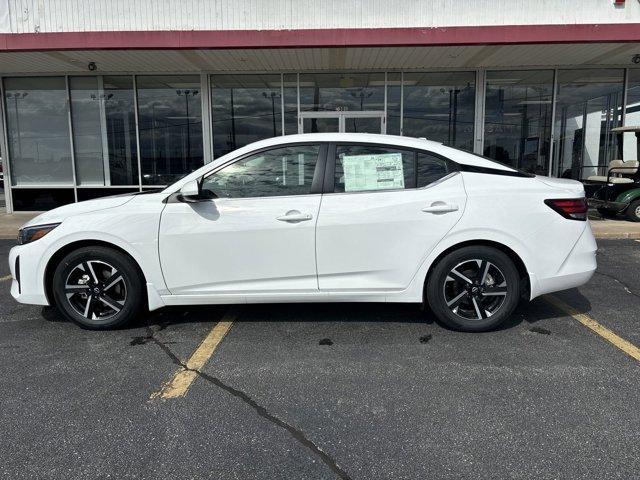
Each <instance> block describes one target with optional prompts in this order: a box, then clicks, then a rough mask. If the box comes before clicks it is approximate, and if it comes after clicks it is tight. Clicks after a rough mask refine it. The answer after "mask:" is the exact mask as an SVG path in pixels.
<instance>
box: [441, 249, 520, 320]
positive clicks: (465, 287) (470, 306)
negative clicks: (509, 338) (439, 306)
mask: <svg viewBox="0 0 640 480" xmlns="http://www.w3.org/2000/svg"><path fill="white" fill-rule="evenodd" d="M443 294H444V299H445V302H446V305H447V307H448V308H449V309H450V310H451V311H452V312H453V313H454V314H455V315H457V316H459V317H461V318H464V319H467V320H483V319H486V318H489V317H491V316H492V315H494V314H495V313H496V312H497V311H498V310H499V309H500V307H502V305H503V304H504V302H505V299H506V297H507V281H506V277H505V276H504V274H503V273H502V271H501V270H500V269H499V268H498V267H497V266H496V265H495V264H494V263H491V262H489V261H487V260H482V259H471V260H466V261H464V262H462V263H459V264H458V265H456V266H455V267H454V268H452V269H451V270H450V271H449V273H448V274H447V277H446V279H445V282H444V287H443Z"/></svg>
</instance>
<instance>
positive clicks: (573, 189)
mask: <svg viewBox="0 0 640 480" xmlns="http://www.w3.org/2000/svg"><path fill="white" fill-rule="evenodd" d="M536 179H537V180H539V181H540V182H542V183H544V184H545V185H549V186H550V187H553V188H557V189H560V190H564V191H565V192H570V193H573V194H575V195H577V196H584V185H582V184H581V183H580V182H578V181H577V180H570V179H568V178H553V177H543V176H541V175H536Z"/></svg>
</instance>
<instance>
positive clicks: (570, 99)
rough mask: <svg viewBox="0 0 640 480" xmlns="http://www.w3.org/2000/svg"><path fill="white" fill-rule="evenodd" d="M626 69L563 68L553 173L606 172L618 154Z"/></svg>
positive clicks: (582, 175) (577, 176) (583, 174)
mask: <svg viewBox="0 0 640 480" xmlns="http://www.w3.org/2000/svg"><path fill="white" fill-rule="evenodd" d="M623 81H624V70H622V69H590V70H560V71H559V72H558V97H557V101H556V118H555V125H554V130H555V134H554V136H555V141H554V157H553V165H554V172H553V174H554V176H557V177H564V178H575V179H584V178H587V177H589V176H590V175H597V174H599V173H600V174H602V173H604V170H606V166H607V165H608V164H609V162H610V161H611V160H614V159H615V158H614V157H615V156H616V136H615V135H613V134H612V133H611V129H612V128H614V127H617V126H619V125H620V120H621V115H620V112H621V108H622V97H623V95H622V89H623Z"/></svg>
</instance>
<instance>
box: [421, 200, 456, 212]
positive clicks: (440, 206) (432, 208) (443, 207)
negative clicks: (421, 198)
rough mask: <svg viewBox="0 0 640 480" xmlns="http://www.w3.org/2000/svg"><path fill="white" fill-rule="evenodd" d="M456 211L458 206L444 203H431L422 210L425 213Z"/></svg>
mask: <svg viewBox="0 0 640 480" xmlns="http://www.w3.org/2000/svg"><path fill="white" fill-rule="evenodd" d="M456 210H458V205H456V204H454V203H444V202H433V203H432V204H431V205H429V206H428V207H425V208H423V209H422V211H423V212H427V213H448V212H455V211H456Z"/></svg>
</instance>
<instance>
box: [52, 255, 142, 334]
mask: <svg viewBox="0 0 640 480" xmlns="http://www.w3.org/2000/svg"><path fill="white" fill-rule="evenodd" d="M96 280H97V281H96ZM67 281H69V283H67ZM143 285H144V284H143V279H142V274H141V273H140V271H139V269H138V266H137V265H136V263H135V262H134V261H133V260H132V259H131V258H130V257H129V256H127V255H125V254H123V253H121V252H119V251H117V250H114V249H111V248H106V247H100V246H95V247H83V248H79V249H78V250H75V251H73V252H71V253H69V254H68V255H67V256H65V257H64V258H63V259H62V261H61V262H60V263H59V264H58V266H57V267H56V270H55V272H54V274H53V285H52V290H53V296H54V300H55V304H56V307H57V308H58V310H60V312H62V314H63V315H64V316H65V317H67V318H68V319H69V320H71V321H72V322H74V323H76V324H78V325H80V326H81V327H83V328H87V329H90V330H108V329H112V328H117V327H121V326H123V325H124V324H126V323H127V322H129V321H131V320H132V319H133V318H134V317H135V316H136V315H137V314H138V312H139V311H140V309H141V308H142V304H143V300H144V290H143Z"/></svg>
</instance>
